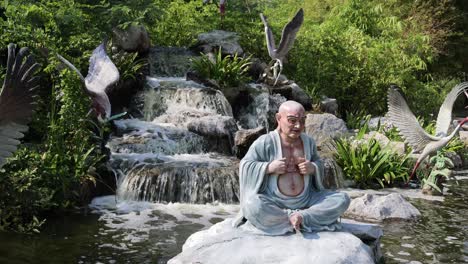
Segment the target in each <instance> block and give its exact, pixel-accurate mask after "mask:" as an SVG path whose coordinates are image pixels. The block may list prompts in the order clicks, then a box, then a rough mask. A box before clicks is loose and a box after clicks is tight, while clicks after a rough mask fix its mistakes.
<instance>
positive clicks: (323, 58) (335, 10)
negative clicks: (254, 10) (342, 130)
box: [265, 0, 453, 116]
mask: <svg viewBox="0 0 468 264" xmlns="http://www.w3.org/2000/svg"><path fill="white" fill-rule="evenodd" d="M275 3H276V4H272V5H271V8H269V9H267V10H266V11H265V13H266V15H267V16H268V17H269V18H270V21H271V24H272V28H273V32H281V27H282V26H283V25H284V24H285V23H286V22H287V20H288V19H289V18H290V17H292V14H293V12H295V10H297V9H298V8H299V7H303V8H304V12H305V18H304V23H303V25H302V27H301V29H300V31H299V32H298V35H297V36H298V37H297V41H296V42H295V46H294V47H293V49H292V50H291V51H290V56H289V64H286V65H285V74H286V75H287V76H288V77H289V78H290V79H293V80H295V81H297V82H299V84H300V85H307V86H313V87H316V88H317V89H319V90H320V92H321V93H323V94H326V95H327V96H329V97H333V98H336V99H337V101H338V103H339V110H340V114H342V115H344V114H345V113H346V112H350V111H353V110H365V112H366V113H370V114H376V115H380V114H383V113H384V112H385V111H386V100H385V98H386V92H387V89H388V86H389V84H391V83H396V84H398V85H399V86H401V87H402V88H403V90H404V91H405V93H406V94H407V95H408V97H409V98H411V100H410V104H411V106H413V105H412V104H413V103H414V104H415V107H411V108H412V109H414V110H415V111H416V112H417V114H419V115H426V116H427V115H429V114H431V113H433V112H434V111H436V110H434V105H436V107H437V106H438V105H440V104H439V103H440V102H441V99H442V100H443V97H442V95H443V94H444V93H443V92H442V91H441V89H446V88H444V87H443V88H441V87H440V86H437V85H435V84H438V81H437V79H439V78H441V77H442V78H443V76H435V75H434V76H433V75H431V74H430V73H429V70H430V69H429V67H428V66H429V65H431V64H432V63H433V62H434V61H435V59H436V58H437V55H438V54H439V51H440V50H441V46H440V45H437V46H436V45H435V43H434V38H435V37H436V36H437V38H438V39H439V40H440V39H443V38H446V37H447V36H449V35H450V34H451V32H452V31H451V29H450V27H447V25H449V23H447V24H440V23H438V22H437V21H445V20H444V19H449V18H451V17H452V16H453V14H452V13H453V12H446V13H445V14H446V16H447V17H443V18H442V17H441V15H440V14H441V10H444V8H447V10H448V9H449V8H450V7H448V6H441V5H439V4H438V3H434V5H433V6H437V8H433V7H432V6H430V5H421V4H420V3H419V2H418V1H416V2H408V1H398V0H396V1H382V0H371V1H362V0H350V1H314V0H312V1H306V2H304V1H283V2H281V3H278V2H275ZM324 9H325V11H324ZM317 10H319V11H317ZM320 10H321V11H320ZM319 12H321V13H319ZM431 13H433V15H432V17H431V19H428V20H424V21H423V20H420V21H415V20H414V18H416V17H426V16H427V15H428V14H431ZM442 14H444V13H443V12H442ZM423 24H424V25H423ZM439 25H440V27H439ZM442 25H443V26H442ZM429 28H432V31H431V30H428V29H429ZM442 28H443V30H442ZM275 37H276V39H279V34H277V35H276V36H275ZM438 43H439V44H440V43H441V42H438ZM442 44H444V43H443V42H442ZM428 98H432V99H431V100H425V99H428ZM418 102H425V103H424V104H422V103H419V105H417V104H418ZM416 105H417V107H416Z"/></svg>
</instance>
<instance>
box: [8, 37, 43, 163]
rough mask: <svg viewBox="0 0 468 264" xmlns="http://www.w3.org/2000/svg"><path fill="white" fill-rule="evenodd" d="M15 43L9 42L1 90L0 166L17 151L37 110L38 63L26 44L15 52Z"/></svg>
mask: <svg viewBox="0 0 468 264" xmlns="http://www.w3.org/2000/svg"><path fill="white" fill-rule="evenodd" d="M15 51H16V46H15V45H14V44H9V45H8V60H7V67H6V75H5V80H4V81H3V87H2V91H1V93H0V167H2V166H3V165H4V164H5V163H6V159H7V158H8V157H10V156H11V155H12V154H13V152H15V151H16V149H17V146H18V145H19V144H20V141H19V140H18V139H20V138H22V137H23V136H24V135H23V133H24V132H26V131H27V130H28V126H27V124H28V123H29V121H30V119H31V116H32V114H33V110H34V104H35V103H34V98H35V95H36V94H35V90H36V88H37V87H38V86H39V78H38V77H37V76H34V73H35V72H36V70H37V68H38V66H39V64H37V63H36V62H35V61H34V58H33V57H32V56H31V55H28V49H27V48H21V49H20V50H19V52H18V54H15Z"/></svg>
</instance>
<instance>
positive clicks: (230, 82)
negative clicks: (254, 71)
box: [192, 49, 251, 87]
mask: <svg viewBox="0 0 468 264" xmlns="http://www.w3.org/2000/svg"><path fill="white" fill-rule="evenodd" d="M192 63H193V69H194V70H195V71H196V72H197V73H198V74H199V75H200V76H201V77H202V78H205V79H212V80H215V81H216V82H217V83H218V84H219V85H220V86H221V87H236V86H239V84H241V83H244V82H246V81H247V80H248V77H247V71H248V70H249V65H250V64H251V62H250V56H249V57H247V58H241V57H238V56H237V54H235V55H234V56H231V55H228V56H225V57H223V56H222V54H221V49H219V50H218V53H217V55H216V57H215V58H210V56H208V55H204V54H202V55H201V57H200V58H198V59H193V60H192Z"/></svg>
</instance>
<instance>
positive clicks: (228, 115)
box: [108, 77, 239, 203]
mask: <svg viewBox="0 0 468 264" xmlns="http://www.w3.org/2000/svg"><path fill="white" fill-rule="evenodd" d="M136 98H137V99H136V101H137V105H138V107H139V110H138V112H140V113H141V116H142V118H141V119H127V120H119V121H116V122H115V124H116V127H117V131H116V136H115V137H113V138H111V140H110V141H109V143H108V147H109V148H110V149H111V151H112V156H111V167H112V169H113V170H114V171H116V172H117V174H118V175H120V179H119V180H118V183H119V184H118V190H117V197H118V198H119V199H123V200H137V201H152V202H186V203H207V202H215V201H220V202H226V203H235V202H238V195H239V194H238V182H237V179H238V175H237V166H238V160H237V159H235V158H232V157H230V156H226V155H230V154H231V149H232V144H233V134H234V133H235V132H236V131H237V129H238V128H237V125H236V123H235V120H234V119H233V117H232V116H233V114H232V109H231V106H230V104H229V103H228V101H227V100H226V98H225V97H224V95H223V94H222V93H221V92H220V91H219V90H215V89H212V88H207V87H204V86H202V85H199V84H196V83H194V82H192V81H185V80H184V79H183V78H174V77H164V78H155V77H148V78H147V86H146V88H145V90H144V91H142V92H141V93H140V94H138V95H137V96H136Z"/></svg>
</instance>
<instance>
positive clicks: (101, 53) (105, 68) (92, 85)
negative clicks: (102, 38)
mask: <svg viewBox="0 0 468 264" xmlns="http://www.w3.org/2000/svg"><path fill="white" fill-rule="evenodd" d="M119 77H120V75H119V70H118V69H117V67H116V66H115V65H114V63H113V62H112V61H111V59H110V58H109V56H107V53H106V45H105V42H103V43H101V45H99V46H98V47H97V48H96V49H95V50H94V51H93V54H92V55H91V58H90V59H89V70H88V75H87V76H86V78H85V85H86V88H87V89H88V90H90V91H92V92H95V93H105V91H106V88H107V87H109V86H111V85H112V84H114V83H116V82H117V81H118V80H119Z"/></svg>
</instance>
